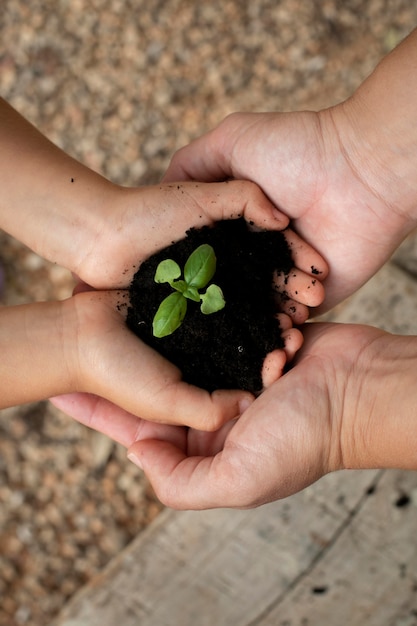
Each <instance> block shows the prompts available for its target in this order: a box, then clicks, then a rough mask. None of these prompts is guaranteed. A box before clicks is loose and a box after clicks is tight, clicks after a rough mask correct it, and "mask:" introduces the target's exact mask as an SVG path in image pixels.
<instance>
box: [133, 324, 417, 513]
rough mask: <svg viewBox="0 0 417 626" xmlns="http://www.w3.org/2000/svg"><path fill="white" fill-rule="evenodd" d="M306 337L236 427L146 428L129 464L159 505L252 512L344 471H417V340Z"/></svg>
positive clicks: (343, 334) (322, 332) (309, 333)
mask: <svg viewBox="0 0 417 626" xmlns="http://www.w3.org/2000/svg"><path fill="white" fill-rule="evenodd" d="M305 335H306V337H305V343H304V346H303V348H302V349H301V351H300V352H299V353H298V354H297V357H296V364H295V367H293V368H292V370H291V371H289V372H288V373H287V374H286V375H285V376H283V377H282V378H280V379H279V380H278V381H277V382H275V383H274V384H273V385H272V386H271V387H269V388H268V389H267V390H266V391H265V392H264V393H263V394H262V395H261V396H260V397H259V398H258V399H257V400H255V402H254V403H253V404H252V405H251V406H250V407H249V408H248V409H247V411H246V412H245V413H244V414H243V415H242V417H240V419H238V420H236V421H233V422H230V423H228V424H226V425H225V426H223V427H222V428H221V429H219V430H218V431H217V432H213V433H202V432H200V431H195V430H192V429H182V428H168V427H163V428H162V427H159V426H157V425H148V426H147V427H145V429H144V430H143V431H142V432H141V431H140V429H139V430H138V432H137V433H136V435H133V436H134V437H136V441H135V442H133V441H131V445H130V448H129V453H128V454H129V458H131V460H132V461H134V462H135V463H136V464H138V465H139V466H140V467H142V468H143V469H144V471H145V473H146V475H147V476H148V478H149V479H150V481H151V483H152V485H153V487H154V489H155V491H156V493H157V495H158V497H159V498H160V499H161V501H162V502H163V503H165V504H166V505H168V506H171V507H173V508H179V509H185V508H186V509H206V508H212V507H236V508H248V507H254V506H258V505H261V504H264V503H266V502H270V501H273V500H277V499H280V498H284V497H287V496H289V495H291V494H294V493H296V492H297V491H300V490H301V489H303V488H305V487H307V486H308V485H310V484H311V483H313V482H314V481H316V480H317V479H319V478H320V477H321V476H323V475H324V474H326V473H328V472H331V471H335V470H338V469H343V468H351V469H353V468H376V467H378V468H388V467H401V468H408V469H416V468H417V461H416V455H415V450H416V446H417V428H416V424H415V406H416V400H417V391H416V389H415V380H414V372H415V367H416V364H417V338H410V337H397V336H393V335H390V334H388V333H385V332H383V331H381V330H379V329H376V328H371V327H366V326H355V325H341V324H340V325H339V324H318V323H317V324H316V323H313V324H308V325H307V327H306V332H305ZM132 434H133V433H130V434H129V437H125V438H124V440H123V443H124V445H127V441H128V439H129V438H130V437H131V435H132Z"/></svg>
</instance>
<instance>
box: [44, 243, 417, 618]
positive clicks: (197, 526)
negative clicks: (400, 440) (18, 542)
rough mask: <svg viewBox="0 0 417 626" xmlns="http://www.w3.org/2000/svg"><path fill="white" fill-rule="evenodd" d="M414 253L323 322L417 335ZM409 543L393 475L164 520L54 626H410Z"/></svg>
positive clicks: (336, 477) (401, 485)
mask: <svg viewBox="0 0 417 626" xmlns="http://www.w3.org/2000/svg"><path fill="white" fill-rule="evenodd" d="M416 241H417V239H416V238H414V239H413V240H412V241H411V243H410V242H407V244H406V246H405V247H404V248H403V250H406V252H405V253H403V257H404V258H403V261H402V262H401V263H400V266H399V265H398V264H397V257H396V258H395V263H389V264H388V265H387V266H386V267H385V268H383V269H382V270H381V272H380V273H379V274H378V275H377V276H376V277H375V278H374V279H372V281H370V283H368V284H367V285H366V286H365V287H364V288H363V289H362V290H361V291H360V292H359V293H358V294H356V295H355V296H353V297H352V298H351V299H350V300H349V301H348V302H347V303H346V304H345V305H343V306H342V307H340V308H339V309H338V310H337V311H336V313H332V314H331V315H330V316H328V317H329V318H330V319H334V320H336V321H339V322H342V321H343V322H350V321H354V322H362V323H369V324H374V325H377V326H380V327H383V328H385V329H387V330H389V331H392V332H397V333H401V334H417V315H416V313H417V281H416V278H415V276H413V274H412V273H411V272H413V268H415V267H416V265H415V264H414V265H413V263H415V260H416V259H417V252H416V250H417V246H416V245H415V244H416ZM407 246H408V247H407ZM404 255H405V256H404ZM400 256H401V255H400ZM404 259H405V260H404ZM404 268H405V269H406V270H407V271H404ZM399 427H400V426H399ZM416 535H417V473H415V472H404V471H397V470H395V471H394V470H393V471H377V470H375V471H360V472H347V471H345V472H338V473H336V474H332V475H329V476H326V477H325V478H323V479H322V480H321V481H319V482H318V483H316V484H315V485H312V486H311V487H309V488H308V489H306V490H305V491H303V492H302V493H299V494H297V495H295V496H293V497H291V498H288V499H287V500H285V501H281V502H275V503H272V504H270V505H267V506H264V507H261V508H259V509H256V510H252V511H232V510H216V511H204V512H173V511H166V512H165V513H163V514H162V515H161V516H160V517H159V518H157V520H156V521H155V522H154V523H153V524H152V525H151V526H150V527H149V528H148V529H147V530H146V531H145V532H144V533H143V534H141V535H140V536H138V537H137V539H136V540H135V541H134V542H133V543H132V544H131V545H130V546H128V547H127V549H126V550H125V551H124V552H122V553H121V554H120V555H119V556H118V557H117V558H116V559H114V560H113V561H112V562H111V563H110V565H109V566H108V567H107V568H106V569H105V570H104V571H103V573H102V574H101V575H100V576H98V577H97V578H96V579H95V580H94V581H93V582H92V583H91V584H90V585H88V586H87V587H86V588H85V589H84V590H83V591H82V592H81V593H79V594H78V595H77V596H76V597H75V598H74V599H73V600H72V601H71V602H70V604H69V605H68V606H67V607H66V609H65V610H64V611H63V613H62V614H61V616H60V617H59V618H58V619H57V620H56V621H55V623H54V625H53V626H117V625H120V626H138V625H140V626H151V625H152V626H177V625H178V626H180V625H181V626H212V625H213V624H216V625H217V626H311V625H314V626H316V625H317V626H346V625H352V626H415V625H417V540H416Z"/></svg>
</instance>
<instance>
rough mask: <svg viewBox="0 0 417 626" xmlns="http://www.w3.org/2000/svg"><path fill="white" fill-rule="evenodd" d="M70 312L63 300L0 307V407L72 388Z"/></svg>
mask: <svg viewBox="0 0 417 626" xmlns="http://www.w3.org/2000/svg"><path fill="white" fill-rule="evenodd" d="M71 315H72V314H69V312H68V310H67V305H66V301H64V302H42V303H35V304H25V305H19V306H11V307H2V308H0V352H1V355H2V358H1V361H0V381H1V393H0V408H5V407H8V406H15V405H18V404H24V403H27V402H35V401H38V400H43V399H46V398H48V397H50V396H53V395H56V394H62V393H67V392H69V391H71V390H74V385H75V384H76V383H75V378H76V377H75V376H74V371H75V370H74V367H73V364H74V363H76V355H75V354H74V348H73V345H72V343H71V342H70V341H67V340H66V337H67V336H68V332H70V331H69V330H68V329H69V328H70V327H71V322H70V318H71Z"/></svg>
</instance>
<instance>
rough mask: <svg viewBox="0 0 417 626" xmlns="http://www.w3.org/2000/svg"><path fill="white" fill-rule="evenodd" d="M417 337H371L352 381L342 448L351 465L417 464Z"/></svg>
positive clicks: (346, 462)
mask: <svg viewBox="0 0 417 626" xmlns="http://www.w3.org/2000/svg"><path fill="white" fill-rule="evenodd" d="M416 371H417V337H409V336H407V337H405V336H395V335H389V334H387V333H383V332H382V331H381V332H380V333H379V335H378V336H377V337H376V338H374V340H373V341H371V342H369V344H368V346H367V348H366V349H365V350H363V351H362V352H361V354H360V356H359V358H358V359H357V361H356V363H355V368H354V374H353V375H352V376H351V377H350V379H349V383H348V385H347V387H346V393H345V405H344V428H343V440H342V445H341V450H343V454H342V456H343V459H344V463H343V465H344V467H346V468H350V469H371V468H400V469H410V470H415V469H417V409H416V407H417V388H416V384H415V383H416V381H415V372H416Z"/></svg>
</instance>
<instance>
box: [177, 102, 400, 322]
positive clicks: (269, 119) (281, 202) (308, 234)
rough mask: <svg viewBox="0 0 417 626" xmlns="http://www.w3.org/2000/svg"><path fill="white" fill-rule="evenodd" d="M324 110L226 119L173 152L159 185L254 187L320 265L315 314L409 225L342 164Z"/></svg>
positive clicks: (369, 268) (363, 276) (366, 273)
mask: <svg viewBox="0 0 417 626" xmlns="http://www.w3.org/2000/svg"><path fill="white" fill-rule="evenodd" d="M338 141H339V139H338V132H337V129H335V128H334V122H333V120H332V117H331V113H330V111H327V112H323V113H321V114H319V113H284V114H280V113H276V114H234V115H231V116H229V117H228V118H226V119H225V120H224V121H223V122H222V123H221V124H220V125H219V126H218V127H217V128H216V129H215V130H213V131H212V132H210V133H208V134H207V135H205V136H203V137H201V138H200V139H197V140H196V141H194V142H193V143H191V144H190V145H189V146H187V147H185V148H183V149H181V150H180V151H179V152H178V153H177V154H176V155H175V156H174V158H173V160H172V162H171V165H170V167H169V169H168V171H167V174H166V176H165V180H166V181H174V180H184V179H196V180H204V181H213V180H223V179H225V178H230V177H237V178H247V179H249V180H252V181H255V182H256V183H257V184H258V185H259V186H260V187H261V188H262V189H263V191H264V192H265V194H266V195H267V196H268V197H269V198H270V199H271V200H272V202H274V203H275V204H276V206H278V207H279V208H280V209H281V210H282V211H283V212H285V214H286V215H288V216H289V217H290V218H291V219H292V225H293V227H294V228H295V230H296V231H297V232H298V233H299V234H300V235H301V236H302V237H303V239H304V240H305V241H307V242H309V243H310V244H311V245H312V246H314V247H315V249H316V250H317V251H318V252H319V253H320V254H321V255H322V256H323V258H324V259H325V260H326V261H327V263H328V265H329V267H330V268H331V272H330V274H329V276H328V278H327V280H326V282H325V287H326V299H325V303H324V306H323V307H321V309H320V312H322V311H323V310H325V309H329V308H331V307H332V306H334V305H335V304H336V303H338V302H340V301H341V300H343V299H344V298H345V297H346V296H348V295H350V294H351V293H353V292H354V291H355V290H356V289H357V288H358V287H359V286H360V285H362V284H363V283H364V282H365V281H366V280H367V279H368V278H370V276H371V275H372V274H373V273H374V272H375V271H376V270H377V269H378V268H379V267H380V266H381V265H382V264H383V263H384V262H385V261H386V260H387V259H388V258H389V256H390V255H391V254H392V252H393V250H394V249H395V248H396V247H397V245H398V244H399V243H400V241H401V240H402V239H403V237H404V236H405V234H406V233H407V232H408V231H409V230H411V228H412V224H410V223H409V221H408V220H406V219H405V217H404V216H402V215H401V214H399V213H398V212H397V211H393V210H392V208H391V207H390V206H387V205H386V204H385V203H384V200H383V199H381V198H380V197H379V195H378V194H376V193H373V191H372V189H369V188H368V187H367V185H366V184H365V182H364V181H362V180H361V179H360V176H359V175H358V172H357V171H356V170H355V169H354V168H353V167H352V166H351V163H350V162H349V161H348V160H347V159H345V158H344V152H343V149H341V148H340V145H339V142H338Z"/></svg>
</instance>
